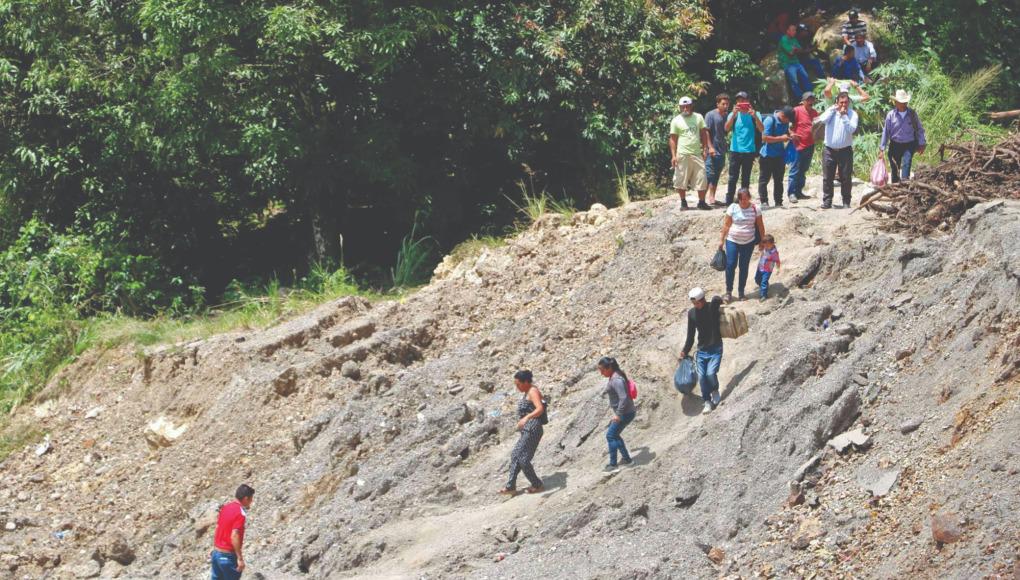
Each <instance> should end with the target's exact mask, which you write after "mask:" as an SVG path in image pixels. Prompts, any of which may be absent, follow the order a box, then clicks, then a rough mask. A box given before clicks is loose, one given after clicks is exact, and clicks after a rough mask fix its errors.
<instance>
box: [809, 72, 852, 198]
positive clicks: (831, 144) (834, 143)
mask: <svg viewBox="0 0 1020 580" xmlns="http://www.w3.org/2000/svg"><path fill="white" fill-rule="evenodd" d="M859 122H860V117H858V116H857V113H856V112H855V111H854V110H853V109H852V108H851V107H850V93H848V92H846V91H841V92H840V93H839V95H837V96H836V104H835V105H832V106H831V107H829V108H828V109H827V110H826V111H825V112H824V113H822V114H821V115H819V116H818V119H816V120H815V123H822V124H824V125H825V150H824V152H823V153H822V209H831V208H832V195H833V193H834V191H833V189H834V181H835V178H836V172H837V171H838V172H839V192H840V194H842V197H843V207H844V208H848V207H850V190H851V188H852V187H853V177H854V147H853V146H854V133H855V132H856V131H857V124H858V123H859Z"/></svg>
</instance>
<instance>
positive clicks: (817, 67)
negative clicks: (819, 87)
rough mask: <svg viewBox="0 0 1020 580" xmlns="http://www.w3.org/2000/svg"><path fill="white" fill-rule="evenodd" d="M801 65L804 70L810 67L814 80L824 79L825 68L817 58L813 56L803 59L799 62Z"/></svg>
mask: <svg viewBox="0 0 1020 580" xmlns="http://www.w3.org/2000/svg"><path fill="white" fill-rule="evenodd" d="M801 64H802V65H804V68H805V69H807V68H809V67H810V69H811V72H812V73H814V75H815V78H816V79H824V78H825V67H824V66H822V61H820V60H818V59H817V58H815V57H813V56H812V57H811V58H805V59H804V60H802V61H801Z"/></svg>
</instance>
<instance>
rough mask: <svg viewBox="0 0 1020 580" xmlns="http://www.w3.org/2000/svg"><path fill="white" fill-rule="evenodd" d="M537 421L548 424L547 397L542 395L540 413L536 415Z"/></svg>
mask: <svg viewBox="0 0 1020 580" xmlns="http://www.w3.org/2000/svg"><path fill="white" fill-rule="evenodd" d="M538 422H539V423H540V424H542V425H548V424H549V397H548V396H543V397H542V414H541V415H539V416H538Z"/></svg>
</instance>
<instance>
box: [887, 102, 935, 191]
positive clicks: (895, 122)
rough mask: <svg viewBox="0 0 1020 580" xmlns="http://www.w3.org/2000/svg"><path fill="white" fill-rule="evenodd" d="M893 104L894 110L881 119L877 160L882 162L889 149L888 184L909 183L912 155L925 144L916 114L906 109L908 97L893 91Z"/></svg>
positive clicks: (922, 151) (923, 147)
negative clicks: (883, 120) (890, 177)
mask: <svg viewBox="0 0 1020 580" xmlns="http://www.w3.org/2000/svg"><path fill="white" fill-rule="evenodd" d="M893 103H894V104H895V105H896V106H895V108H893V110H891V111H889V114H887V115H886V116H885V124H884V125H882V142H881V143H880V144H879V146H878V156H879V157H880V158H883V159H884V158H885V150H886V148H888V149H889V173H891V174H892V182H893V183H898V182H899V181H900V180H901V179H902V180H903V181H908V180H909V179H910V165H911V162H912V161H913V160H914V155H922V154H923V153H924V150H925V148H926V147H927V144H928V141H927V140H926V139H925V136H924V126H923V125H921V119H920V118H918V116H917V111H915V110H914V109H911V108H910V107H908V106H907V104H908V103H910V93H908V92H907V91H905V90H903V89H897V91H896V95H895V96H894V97H893Z"/></svg>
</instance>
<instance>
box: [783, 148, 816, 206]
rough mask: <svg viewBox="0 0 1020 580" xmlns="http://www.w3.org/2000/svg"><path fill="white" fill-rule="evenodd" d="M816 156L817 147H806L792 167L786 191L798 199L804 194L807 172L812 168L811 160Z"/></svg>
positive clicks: (799, 153)
mask: <svg viewBox="0 0 1020 580" xmlns="http://www.w3.org/2000/svg"><path fill="white" fill-rule="evenodd" d="M814 155H815V146H814V145H812V146H810V147H805V148H804V150H803V151H798V152H797V162H796V163H794V164H792V165H790V178H789V179H788V180H787V186H786V191H787V193H789V194H790V195H792V196H794V197H796V196H798V195H802V194H803V193H804V183H805V182H806V181H807V171H808V168H810V167H811V158H812V157H814Z"/></svg>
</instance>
